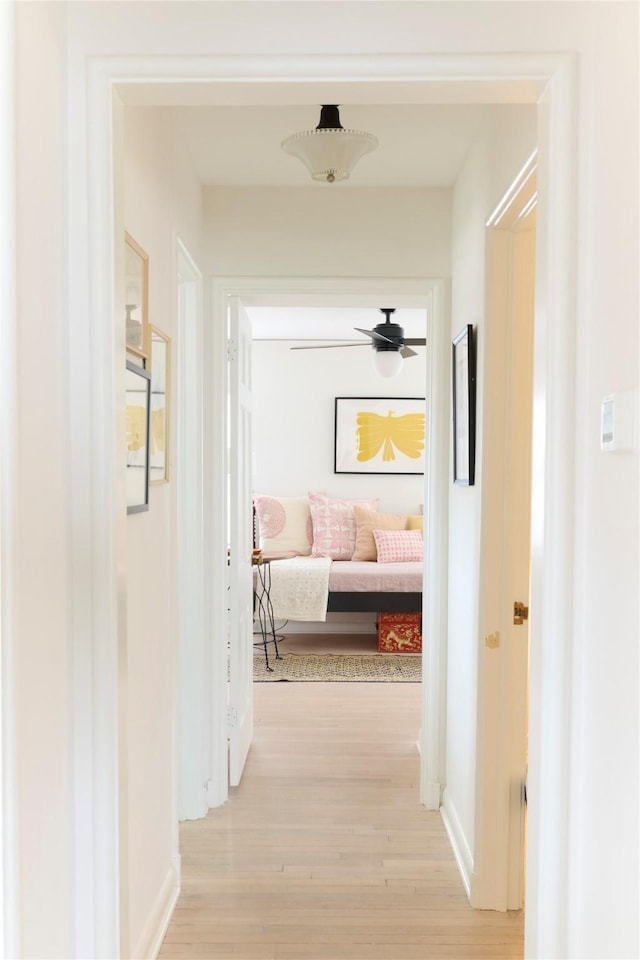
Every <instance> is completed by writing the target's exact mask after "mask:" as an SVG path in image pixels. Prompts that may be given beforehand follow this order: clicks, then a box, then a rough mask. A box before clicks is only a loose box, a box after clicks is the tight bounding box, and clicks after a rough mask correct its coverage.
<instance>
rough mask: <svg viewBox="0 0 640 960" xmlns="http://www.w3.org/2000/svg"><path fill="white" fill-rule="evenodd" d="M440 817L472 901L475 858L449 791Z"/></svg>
mask: <svg viewBox="0 0 640 960" xmlns="http://www.w3.org/2000/svg"><path fill="white" fill-rule="evenodd" d="M440 816H441V817H442V822H443V823H444V828H445V830H446V831H447V836H448V837H449V842H450V844H451V848H452V850H453V855H454V857H455V858H456V863H457V865H458V870H459V871H460V876H461V877H462V883H463V885H464V889H465V891H466V894H467V897H468V898H469V901H471V875H472V874H473V856H472V854H471V848H470V847H469V844H468V843H467V838H466V837H465V835H464V831H463V829H462V826H461V825H460V821H459V819H458V814H457V813H456V811H455V807H454V806H453V805H452V803H451V802H450V800H449V797H448V796H447V791H446V790H445V791H444V796H443V798H442V806H441V807H440Z"/></svg>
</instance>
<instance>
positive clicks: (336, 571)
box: [327, 560, 423, 613]
mask: <svg viewBox="0 0 640 960" xmlns="http://www.w3.org/2000/svg"><path fill="white" fill-rule="evenodd" d="M422 578H423V566H422V563H419V562H413V563H412V562H405V563H375V562H371V561H362V562H359V561H356V560H333V561H332V563H331V569H330V571H329V600H328V603H327V610H328V611H329V612H331V613H338V612H339V613H393V612H396V613H398V612H401V613H421V612H422Z"/></svg>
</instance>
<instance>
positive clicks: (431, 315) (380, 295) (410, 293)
mask: <svg viewBox="0 0 640 960" xmlns="http://www.w3.org/2000/svg"><path fill="white" fill-rule="evenodd" d="M358 288H359V290H360V292H359V293H358V292H355V290H356V289H358ZM235 300H238V301H240V302H239V303H238V304H235V303H234V301H235ZM388 301H389V302H391V301H393V302H394V303H396V304H398V305H399V309H403V310H407V311H416V312H417V313H420V314H421V316H422V318H423V324H424V328H423V335H424V334H425V333H426V339H427V341H428V347H427V354H426V360H425V358H424V357H422V358H420V357H417V358H414V359H413V363H414V365H415V366H414V368H413V370H414V372H413V374H412V375H411V374H410V376H412V379H413V383H414V386H413V387H412V390H415V389H416V384H417V383H420V385H421V387H422V395H426V410H427V420H428V423H429V430H428V431H427V448H428V449H427V456H426V458H425V462H426V476H425V477H422V476H417V477H411V478H406V479H411V480H412V481H414V486H415V490H413V489H412V494H411V496H414V497H415V499H416V508H415V509H416V510H417V509H419V505H420V504H427V505H428V507H427V511H426V516H425V543H426V545H427V552H428V554H429V555H430V556H434V555H437V556H438V564H437V565H435V566H432V567H431V569H430V568H429V567H427V566H425V569H426V571H427V576H426V578H425V583H424V587H423V597H424V598H425V608H424V610H425V615H424V628H423V632H424V634H425V636H427V637H428V636H429V632H428V631H429V628H430V627H429V625H430V623H431V622H432V620H433V618H434V616H435V617H440V616H442V615H443V611H442V609H441V605H442V603H443V602H444V597H443V594H442V592H441V590H440V589H437V588H436V587H434V585H433V583H432V581H437V582H438V588H439V586H440V584H441V582H442V581H443V580H446V572H445V569H444V568H445V565H446V542H445V538H444V532H443V531H444V518H445V516H446V510H445V509H443V508H442V504H441V501H440V500H439V499H438V491H440V493H442V491H443V489H444V486H443V476H444V475H446V469H447V467H446V452H445V453H443V451H446V449H447V439H446V437H447V425H446V420H445V419H444V416H445V414H444V411H445V407H446V403H445V401H444V400H443V397H442V391H443V390H444V389H445V384H446V378H447V370H446V366H445V365H443V362H442V359H443V351H442V343H443V342H444V341H445V329H444V326H445V317H444V297H443V295H442V282H441V281H393V280H386V281H385V280H380V281H377V280H365V279H362V280H359V281H353V280H351V281H342V280H339V279H333V280H332V279H331V278H326V279H324V280H322V281H318V280H305V279H297V280H287V279H286V278H285V279H282V280H277V279H274V280H260V279H257V278H256V280H253V281H251V280H247V279H246V278H243V279H241V280H233V279H230V280H229V281H216V282H214V309H215V306H216V305H217V307H218V309H219V310H220V313H221V315H222V316H223V317H226V311H227V309H229V310H230V311H231V314H232V315H235V314H236V312H238V313H241V312H242V313H244V312H245V311H246V312H247V313H250V312H252V311H254V315H256V314H255V311H259V310H261V309H270V308H272V307H278V308H279V312H280V315H281V316H282V312H283V311H285V310H289V309H291V310H294V311H298V310H301V309H303V310H304V309H306V310H319V309H322V310H324V311H326V310H329V309H333V310H335V308H341V314H342V318H344V317H345V315H346V316H348V315H349V314H350V313H351V312H352V311H354V310H356V309H361V310H364V311H365V315H366V316H367V318H369V317H370V316H371V315H373V311H374V310H378V309H379V308H380V304H381V303H383V302H388ZM320 304H323V306H322V307H320V306H319V305H320ZM363 304H364V306H363ZM325 315H326V314H325ZM408 315H409V314H408ZM247 320H248V317H247ZM340 322H341V324H343V333H342V336H344V320H343V319H341V321H340ZM243 324H244V321H243ZM213 326H214V329H216V328H217V329H219V325H218V324H217V323H216V321H215V320H214V325H213ZM232 326H233V325H232ZM367 326H369V327H370V326H371V322H370V320H369V319H368V320H367ZM232 339H233V337H232ZM243 343H244V333H240V335H239V337H238V342H237V343H236V342H233V343H232V346H231V349H230V351H228V353H229V354H230V355H231V356H234V357H237V361H238V366H239V367H242V366H243V365H244V363H245V360H244V359H243V353H244V346H242V344H243ZM290 345H291V344H289V343H288V342H282V341H278V342H273V341H272V342H270V345H269V350H268V351H267V352H269V351H270V352H271V354H272V355H273V351H275V352H276V353H278V355H279V357H280V362H282V363H286V364H287V366H289V367H290V369H291V370H292V371H294V372H293V376H294V380H297V382H298V383H299V378H300V371H299V366H298V365H299V364H300V363H301V360H300V358H301V357H305V361H304V362H305V363H306V364H307V365H309V364H310V363H312V356H311V355H315V352H314V351H302V352H296V353H295V354H294V353H293V351H290V349H289V348H290ZM221 347H222V345H221ZM319 352H321V353H322V354H323V355H326V354H329V353H330V354H331V355H333V354H334V353H336V354H338V353H340V352H341V351H340V349H339V348H338V349H336V350H335V351H334V350H331V351H329V350H327V351H325V350H322V351H319ZM345 352H346V351H345ZM225 356H226V353H225ZM365 356H366V357H367V360H366V361H365V360H364V358H363V371H362V373H361V378H362V379H361V380H360V381H358V382H360V383H362V387H360V388H358V389H356V393H357V392H358V390H361V391H362V392H363V394H364V395H368V396H373V395H375V394H376V393H379V390H375V391H374V390H373V387H371V384H372V383H373V382H376V381H374V380H373V379H372V376H371V372H370V371H371V360H370V355H369V351H365ZM272 359H273V356H272ZM327 362H328V361H327ZM332 362H333V363H334V364H337V363H338V361H337V360H333V361H332ZM345 362H346V361H345ZM349 363H350V364H351V373H352V375H353V372H354V371H353V360H350V361H349ZM410 369H411V368H410ZM316 373H317V371H316ZM267 376H268V374H267ZM231 377H232V375H230V378H231ZM310 377H311V373H310V369H306V373H305V380H306V381H307V382H309V380H310ZM334 382H335V377H333V378H331V379H329V381H328V382H327V383H324V384H322V385H321V389H322V390H324V393H325V394H326V396H324V397H323V401H322V404H321V405H322V407H323V408H324V407H326V408H327V409H325V410H324V414H325V415H324V417H323V419H321V420H320V427H319V430H320V432H321V435H322V436H324V440H325V444H324V446H325V448H326V447H328V450H327V449H324V450H322V449H321V447H322V444H319V446H320V450H319V451H316V453H317V455H318V463H323V464H324V466H323V467H322V470H323V474H322V476H323V477H324V479H325V480H326V481H327V482H330V481H333V482H334V483H335V482H336V480H338V479H340V478H339V477H338V476H337V475H336V477H335V478H334V474H333V472H332V471H333V462H332V461H333V454H332V451H333V443H334V438H333V428H334V403H335V396H336V390H337V387H336V386H334V385H333V384H334ZM353 382H354V383H355V382H356V381H355V380H354V381H353ZM377 382H378V383H379V380H378V381H377ZM367 385H368V386H367ZM280 388H281V389H286V387H285V386H284V385H283V384H282V383H281V384H280ZM231 389H232V391H233V384H231ZM407 389H408V388H407ZM338 392H339V391H338ZM392 392H393V390H392ZM286 399H287V398H286V396H285V397H284V398H281V402H284V403H286ZM264 400H265V398H264V396H261V398H260V402H261V403H262V405H263V406H266V404H265V403H264ZM317 405H318V398H316V406H317ZM261 416H262V417H263V418H264V424H266V426H267V428H268V433H269V435H271V433H272V430H271V428H270V427H269V411H268V410H262V411H261ZM316 416H317V413H316ZM230 420H231V423H232V424H234V423H237V429H238V435H239V437H240V441H239V442H240V443H241V444H244V443H245V439H244V438H243V436H242V433H243V430H244V427H243V426H242V424H241V423H240V421H239V420H238V418H237V417H236V414H235V412H234V411H233V410H232V413H231V418H230ZM260 423H261V424H262V423H263V421H262V420H260ZM231 432H232V434H233V427H232V431H231ZM263 440H264V442H265V446H264V447H262V448H261V449H263V450H266V451H267V452H268V457H269V460H271V457H272V456H273V457H276V458H277V457H278V445H277V444H276V445H274V446H273V452H272V450H271V446H270V445H269V443H268V438H266V439H265V438H263ZM282 443H284V440H283V441H282ZM233 444H234V438H233V436H232V437H231V446H230V461H231V462H232V463H233V461H234V456H235V454H234V451H233ZM253 449H254V450H255V445H254V448H253ZM247 463H248V464H249V465H250V469H251V474H252V475H251V477H250V478H248V479H249V491H251V486H253V485H254V483H253V482H254V481H255V479H256V471H257V470H258V469H259V465H258V464H257V462H256V459H255V457H254V456H253V455H252V456H251V457H249V458H248V459H247ZM288 463H289V461H287V464H288ZM267 466H268V465H267ZM271 466H273V464H271ZM277 466H278V465H277V464H276V473H277ZM314 469H315V470H316V478H317V476H318V473H317V471H318V470H319V469H320V468H319V467H317V466H316V467H315V468H314V467H312V473H310V474H305V475H304V476H303V474H301V475H300V476H299V477H298V478H297V479H296V478H295V477H289V482H290V483H293V484H295V483H298V485H302V489H301V490H297V488H296V490H294V489H293V487H290V488H289V492H291V493H302V494H303V495H304V494H305V492H306V491H307V489H308V487H309V485H310V482H313V470H314ZM303 472H304V471H303ZM241 474H242V467H238V476H241ZM434 478H435V486H434ZM246 479H247V478H244V479H243V480H242V482H243V483H244V482H246ZM363 479H367V478H364V477H358V476H350V477H349V478H348V481H349V482H350V483H356V484H360V486H362V481H363ZM382 479H383V480H384V482H385V484H386V485H387V486H386V490H387V491H390V493H388V495H390V496H391V497H393V496H396V494H395V493H394V487H393V481H394V480H395V482H396V483H397V480H398V479H400V478H395V477H391V476H388V477H383V478H382ZM369 480H371V478H369ZM214 482H215V480H214ZM270 482H273V474H272V475H271V481H270ZM430 483H431V486H429V484H430ZM425 484H427V487H429V490H430V493H429V497H426V496H425ZM230 486H231V490H232V491H233V490H235V489H238V488H239V486H240V484H239V483H238V482H237V479H236V478H232V481H231V485H230ZM321 486H323V487H326V484H325V483H324V482H323V483H322V484H321ZM344 489H345V490H346V492H347V494H348V493H349V491H350V488H347V487H345V488H344ZM273 492H274V493H275V491H273ZM339 492H340V491H338V489H337V488H336V493H339ZM352 492H353V493H354V496H355V498H356V499H357V498H358V496H359V494H357V492H356V491H355V488H353V491H352ZM250 496H251V492H249V494H248V495H247V497H246V498H245V499H247V510H246V512H247V514H248V515H250V512H251V502H250ZM392 505H393V500H390V501H389V508H391V507H392ZM232 526H233V511H232ZM233 554H234V551H233V549H232V557H233ZM233 576H234V570H233V562H232V564H231V577H232V583H233ZM429 592H431V593H432V594H433V595H434V596H435V597H436V599H435V600H434V601H433V602H432V603H431V604H427V602H426V597H427V594H428V593H429ZM230 596H231V598H232V602H233V598H234V596H236V593H235V591H234V588H233V585H232V588H231V593H230ZM230 617H231V629H232V631H233V630H235V627H234V624H236V625H237V624H238V623H240V622H242V621H244V620H245V619H246V617H243V615H242V610H241V609H238V610H235V611H234V609H233V606H232V609H231V614H230ZM356 629H357V628H356ZM432 636H433V637H435V638H436V639H435V641H434V642H433V643H427V644H426V646H425V647H424V648H423V657H424V658H425V659H429V658H431V659H432V660H436V661H438V662H440V661H441V658H442V650H440V649H436V648H437V647H439V645H441V644H442V636H441V635H440V634H437V633H434V634H432ZM243 642H245V643H246V642H247V638H246V637H245V639H244V641H243ZM233 656H234V654H233V637H232V674H231V686H233V684H234V680H236V679H237V678H235V677H234V670H233ZM238 662H239V663H240V660H238ZM251 666H252V664H248V665H246V669H248V668H249V667H251ZM430 676H431V677H432V678H433V683H434V691H433V694H432V696H431V698H430V702H429V708H430V710H431V711H433V710H434V704H435V716H436V718H437V719H438V721H440V719H441V718H440V715H439V710H440V709H442V708H443V704H442V703H440V707H438V706H437V704H438V694H437V690H436V689H435V687H436V685H437V684H436V681H437V674H435V673H434V672H433V671H430ZM214 682H215V678H214ZM251 683H252V676H247V677H246V678H245V682H244V683H239V684H238V686H237V694H236V698H237V699H238V700H239V703H240V704H241V705H240V706H238V704H236V703H231V704H230V705H229V712H230V716H231V718H232V724H233V726H232V729H231V730H230V743H231V751H232V754H233V753H234V749H233V738H234V736H236V737H237V738H238V756H240V757H242V756H246V749H248V744H247V743H246V736H247V731H246V729H244V725H243V724H240V722H239V718H240V717H243V718H244V717H249V716H251V712H250V710H249V707H248V705H247V703H248V702H247V697H248V696H249V685H250V684H251ZM221 692H222V691H221ZM420 724H421V728H422V729H423V730H424V731H425V742H426V731H427V725H426V723H425V721H424V716H422V717H421V718H420ZM432 729H433V728H432ZM435 739H436V740H437V737H435ZM249 740H250V737H249ZM241 744H242V746H241ZM439 762H440V758H439V757H438V756H437V753H436V751H434V749H433V746H432V745H431V744H430V745H429V747H428V748H427V747H425V745H424V743H423V749H422V777H421V791H420V797H421V799H422V801H423V802H425V798H426V797H427V796H433V795H434V793H435V791H431V794H429V791H428V788H427V786H426V785H427V784H429V783H431V782H432V780H433V777H434V771H435V770H437V767H438V764H439ZM239 773H241V768H240V769H239V768H238V767H237V765H235V764H234V776H233V777H232V780H231V782H232V783H233V782H234V781H235V777H236V776H238V774H239ZM437 802H439V791H437ZM432 808H434V807H432ZM435 808H436V809H437V805H436V806H435Z"/></svg>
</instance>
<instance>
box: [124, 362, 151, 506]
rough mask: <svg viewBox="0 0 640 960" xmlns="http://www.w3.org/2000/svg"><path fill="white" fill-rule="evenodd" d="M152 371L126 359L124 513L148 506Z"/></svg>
mask: <svg viewBox="0 0 640 960" xmlns="http://www.w3.org/2000/svg"><path fill="white" fill-rule="evenodd" d="M150 408H151V374H150V373H149V371H148V370H143V368H142V367H139V366H138V365H137V364H135V363H133V362H131V361H128V362H127V375H126V417H127V513H141V512H142V511H143V510H148V509H149V421H150V418H149V413H150Z"/></svg>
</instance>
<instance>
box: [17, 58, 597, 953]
mask: <svg viewBox="0 0 640 960" xmlns="http://www.w3.org/2000/svg"><path fill="white" fill-rule="evenodd" d="M575 61H576V58H575V55H574V54H571V53H558V54H555V53H553V54H552V53H534V54H528V53H510V54H504V53H491V54H484V53H483V54H477V53H470V54H464V53H457V54H452V55H445V54H443V55H432V54H412V55H401V54H399V55H395V54H392V55H375V56H373V55H364V56H362V55H344V54H342V55H341V54H338V55H306V56H287V57H283V56H280V55H277V56H276V55H271V54H262V55H252V54H238V55H237V54H230V55H213V56H198V57H194V56H188V55H187V56H176V55H172V54H171V53H167V54H162V55H157V54H154V53H153V51H151V50H150V51H149V54H146V55H145V52H144V51H142V53H140V54H138V55H136V56H126V55H119V53H118V51H115V50H114V51H113V52H112V55H110V56H102V55H98V56H93V55H90V54H89V53H88V52H87V51H86V50H83V49H81V48H79V47H74V48H73V49H72V50H71V52H70V56H69V60H68V91H69V96H68V104H67V106H68V113H67V133H68V143H69V151H68V158H67V159H68V171H69V177H68V183H69V198H68V221H69V231H68V250H67V254H68V257H67V260H68V264H69V277H68V290H69V301H68V316H69V328H68V334H69V335H68V339H67V352H66V358H65V359H66V367H67V369H66V371H65V373H66V378H67V383H68V409H69V411H70V418H69V419H70V423H69V436H70V445H71V458H70V467H69V472H70V491H71V492H70V523H71V525H72V527H73V529H74V530H82V532H83V536H82V537H76V538H74V539H73V540H72V543H71V546H70V551H69V553H70V557H69V561H70V566H71V568H72V569H73V570H77V571H80V574H81V575H80V576H79V580H80V581H81V583H82V586H83V589H82V591H79V590H78V589H76V593H77V594H79V595H81V597H82V603H81V604H80V609H79V610H78V611H77V616H75V617H74V620H73V624H72V626H71V628H70V636H69V644H70V661H71V662H70V692H71V696H72V700H73V704H74V723H75V724H80V725H81V726H82V729H84V730H85V731H86V732H87V735H86V738H85V741H86V742H85V745H84V749H83V751H81V753H80V754H79V755H77V756H76V758H75V763H74V769H73V774H72V776H73V778H74V781H75V782H76V783H77V784H78V790H79V791H80V789H81V787H82V784H83V777H84V776H85V772H86V771H90V774H89V779H90V781H91V783H90V786H91V789H88V790H86V791H84V792H83V793H82V795H81V805H80V808H79V809H78V811H77V816H78V817H79V818H80V819H81V821H82V822H83V823H86V824H87V826H88V830H87V833H88V836H89V843H90V851H91V856H90V857H83V855H82V852H83V849H84V848H83V846H82V842H83V840H84V837H81V838H79V839H76V841H75V852H76V855H77V857H78V859H79V861H80V862H84V863H86V864H87V866H88V871H89V874H90V875H88V876H87V877H86V878H85V879H86V883H87V885H88V888H89V889H90V891H91V899H92V904H93V911H92V912H91V913H90V915H89V918H88V920H87V922H86V924H85V927H86V931H85V934H84V939H83V943H82V944H81V945H80V952H85V953H87V954H91V955H109V956H116V955H117V954H118V952H119V943H120V905H119V898H120V862H119V852H118V846H119V842H120V838H121V836H122V835H125V834H126V831H127V830H128V823H127V822H126V818H123V817H121V816H120V813H119V799H118V794H119V773H118V760H119V749H120V744H119V741H118V729H119V718H118V699H119V695H120V692H121V678H120V676H119V668H120V667H121V663H120V655H119V647H120V644H121V643H124V642H125V641H126V637H124V638H123V636H122V630H123V623H122V618H120V617H119V603H120V602H121V600H122V598H121V597H120V596H119V577H118V573H119V570H120V568H121V567H122V566H123V565H125V569H126V552H124V553H123V551H124V549H125V547H124V544H123V543H122V541H121V539H120V538H119V537H118V522H119V518H120V517H122V516H123V515H124V512H125V505H124V501H123V491H122V490H121V489H120V485H119V456H118V450H119V446H118V434H117V431H116V423H115V416H114V411H115V409H116V401H117V398H118V396H119V394H118V389H119V387H118V384H119V369H120V364H121V360H122V356H123V350H122V347H121V340H122V338H118V334H117V331H114V324H113V317H114V316H115V315H116V312H115V306H114V297H115V293H114V253H115V249H116V233H115V230H114V195H113V173H114V166H115V165H116V161H115V158H114V139H113V130H112V120H113V97H114V92H115V91H114V86H115V84H118V83H120V84H126V83H137V82H143V81H145V80H151V81H159V80H163V79H164V80H180V81H182V82H184V83H202V82H205V81H207V82H212V83H215V82H220V81H229V80H231V81H233V80H248V79H250V80H251V81H254V82H262V83H269V82H274V81H280V82H284V83H301V82H304V81H305V80H318V79H322V80H326V81H327V82H330V81H340V82H350V81H358V82H374V83H375V82H377V83H382V84H392V85H393V84H394V83H398V82H400V83H402V84H409V83H414V84H417V85H421V86H423V87H425V88H426V89H427V90H428V88H429V87H430V86H433V85H434V84H435V86H436V88H437V86H438V82H441V81H443V82H445V83H446V85H447V88H448V91H449V93H450V94H451V93H452V92H453V91H454V88H455V86H456V84H457V83H459V84H460V85H461V90H463V91H464V94H462V93H461V94H460V95H459V101H458V102H467V103H474V102H479V101H482V99H483V95H484V94H485V91H486V90H487V89H490V90H492V91H493V92H494V94H495V91H496V86H497V87H498V88H500V89H502V90H503V91H505V92H507V91H508V92H509V94H510V95H511V102H534V100H535V97H538V101H537V102H538V115H539V121H540V122H539V138H538V148H539V171H540V181H539V183H540V190H539V196H540V199H539V204H538V242H537V283H536V331H535V367H536V374H535V381H534V395H535V412H534V427H533V437H534V441H533V475H534V480H535V483H534V497H533V511H532V542H533V550H532V589H531V603H532V609H533V610H535V618H534V619H532V630H531V643H532V651H535V656H532V660H531V674H530V678H531V681H530V691H531V716H530V736H529V800H530V803H529V809H528V855H527V916H526V923H525V943H526V951H527V954H528V955H532V956H533V955H549V956H553V955H562V954H563V953H564V952H566V950H565V945H566V919H565V916H566V911H565V910H564V903H563V895H562V894H563V891H564V890H565V889H566V882H567V869H568V867H567V864H568V835H569V831H568V824H569V810H568V797H569V758H570V743H571V739H570V736H571V722H570V720H571V706H572V702H571V682H570V678H571V671H570V667H571V663H572V656H573V651H572V643H573V641H572V628H573V608H574V585H573V553H572V550H573V542H574V529H575V517H574V512H575V505H574V502H573V492H574V475H575V466H574V437H573V430H574V426H575V381H576V376H575V360H574V350H573V343H574V329H575V293H576V279H575V278H576V271H575V263H576V236H575V223H576V191H577V149H576V144H577V132H578V110H577V82H576V77H577V71H576V62H575ZM249 86H251V85H250V84H249ZM533 93H535V96H533ZM425 96H427V94H425ZM431 99H432V102H433V95H431ZM87 317H91V320H92V322H91V324H88V323H87ZM214 336H215V333H214ZM558 411H560V413H558ZM213 440H214V443H215V442H216V437H215V435H214V437H213ZM87 491H90V496H89V495H87ZM87 544H90V545H91V562H90V564H89V565H87V564H86V563H85V557H86V545H87ZM83 564H84V567H83ZM212 586H215V584H212ZM3 589H4V584H3ZM85 663H87V664H88V666H87V670H88V672H89V674H90V676H91V678H92V686H91V693H90V695H89V694H87V688H86V686H83V685H82V683H81V682H80V680H79V678H80V677H82V676H83V673H82V667H83V665H84V664H85ZM551 665H553V666H551ZM440 669H442V665H441V667H440ZM122 682H124V680H123V681H122ZM543 704H544V710H543V709H542V705H543ZM543 745H544V747H543ZM75 919H76V918H74V921H75Z"/></svg>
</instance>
